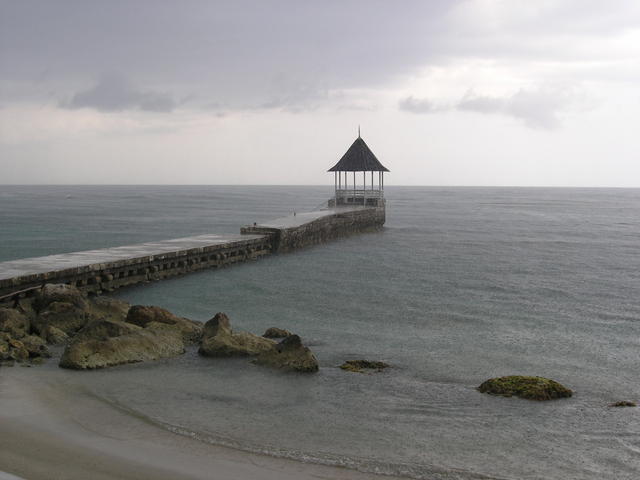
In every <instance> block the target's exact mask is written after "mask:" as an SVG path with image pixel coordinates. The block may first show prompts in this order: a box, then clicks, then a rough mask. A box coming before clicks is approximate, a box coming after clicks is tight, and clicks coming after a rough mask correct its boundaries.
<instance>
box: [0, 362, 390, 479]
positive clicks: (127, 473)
mask: <svg viewBox="0 0 640 480" xmlns="http://www.w3.org/2000/svg"><path fill="white" fill-rule="evenodd" d="M50 373H51V372H50V371H44V370H40V369H37V368H29V369H27V368H20V367H12V368H10V367H3V368H2V369H1V370H0V404H1V405H2V409H0V479H4V478H12V477H14V476H17V477H22V478H28V479H29V480H39V479H43V480H44V479H69V480H74V479H78V480H81V479H82V480H83V479H86V478H93V479H96V480H115V479H125V480H126V479H151V478H153V479H158V480H164V479H167V480H169V479H176V478H184V479H193V480H196V479H218V478H219V479H255V480H278V479H283V480H288V479H291V480H294V479H301V480H304V479H316V480H317V479H336V480H363V479H382V478H385V479H394V478H396V479H397V478H399V477H389V476H382V475H375V474H365V473H361V472H358V471H355V470H349V469H347V468H340V467H331V466H325V465H318V464H313V463H303V462H298V461H295V460H290V459H283V458H275V457H269V456H267V455H260V454H254V453H247V452H244V451H240V450H235V449H233V448H229V447H223V446H217V445H211V444H208V443H204V442H200V441H198V440H196V439H193V438H189V437H185V436H182V435H179V434H176V433H172V432H170V431H168V430H165V429H162V428H160V427H158V426H156V425H153V424H151V423H150V422H147V421H145V420H143V419H140V418H136V417H135V416H132V415H129V414H127V413H125V412H123V411H121V410H119V409H118V408H117V407H115V406H112V405H109V404H108V403H107V402H104V401H101V400H100V399H97V398H93V397H91V396H90V395H88V394H86V393H84V392H82V391H79V389H77V388H74V389H73V390H68V389H65V385H64V384H61V385H56V384H54V382H55V379H52V378H50V377H49V375H48V374H50ZM54 376H55V375H54ZM3 475H4V477H3Z"/></svg>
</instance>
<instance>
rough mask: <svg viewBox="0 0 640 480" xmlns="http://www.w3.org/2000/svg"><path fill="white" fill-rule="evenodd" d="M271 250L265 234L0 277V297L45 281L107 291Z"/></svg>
mask: <svg viewBox="0 0 640 480" xmlns="http://www.w3.org/2000/svg"><path fill="white" fill-rule="evenodd" d="M271 251H272V245H271V240H270V238H269V237H261V238H250V239H249V238H248V239H246V240H241V241H236V242H232V243H224V244H221V245H210V246H205V247H198V248H191V249H188V250H177V251H173V252H167V253H162V254H155V255H148V256H142V257H135V258H126V259H122V260H117V261H113V262H107V263H96V264H92V265H83V266H77V267H71V268H65V269H59V270H53V271H50V272H46V273H37V274H31V275H23V276H18V277H13V278H8V279H2V280H0V301H2V298H3V297H4V296H6V295H10V294H13V293H16V292H24V293H28V292H29V290H31V289H36V288H40V287H41V286H42V285H44V284H45V283H67V284H70V285H75V286H77V287H78V288H80V289H81V290H82V291H85V292H88V293H101V292H108V291H111V290H114V289H117V288H120V287H124V286H128V285H134V284H138V283H144V282H150V281H154V280H161V279H164V278H169V277H174V276H177V275H184V274H186V273H189V272H195V271H198V270H204V269H207V268H221V267H225V266H228V265H232V264H234V263H238V262H245V261H248V260H254V259H257V258H260V257H262V256H264V255H269V254H270V253H271Z"/></svg>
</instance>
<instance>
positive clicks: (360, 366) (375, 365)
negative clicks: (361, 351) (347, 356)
mask: <svg viewBox="0 0 640 480" xmlns="http://www.w3.org/2000/svg"><path fill="white" fill-rule="evenodd" d="M388 366H389V364H388V363H384V362H376V361H371V360H347V361H346V362H344V363H343V364H342V365H340V368H341V369H342V370H346V371H347V372H356V373H365V372H366V371H367V370H374V371H376V372H381V371H382V370H384V369H385V368H387V367H388Z"/></svg>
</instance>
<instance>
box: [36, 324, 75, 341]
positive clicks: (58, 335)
mask: <svg viewBox="0 0 640 480" xmlns="http://www.w3.org/2000/svg"><path fill="white" fill-rule="evenodd" d="M40 336H41V337H42V338H44V339H45V340H46V342H47V343H48V344H50V345H61V344H63V343H67V342H68V341H69V335H67V334H66V333H64V332H63V331H62V330H60V329H59V328H57V327H54V326H53V325H49V326H48V327H45V328H44V330H43V331H42V332H40Z"/></svg>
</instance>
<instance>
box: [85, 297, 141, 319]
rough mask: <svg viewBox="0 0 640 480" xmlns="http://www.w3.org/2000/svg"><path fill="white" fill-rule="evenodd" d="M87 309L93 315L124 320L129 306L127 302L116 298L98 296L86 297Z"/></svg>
mask: <svg viewBox="0 0 640 480" xmlns="http://www.w3.org/2000/svg"><path fill="white" fill-rule="evenodd" d="M88 301H89V310H92V313H93V314H94V315H95V316H103V317H109V318H111V319H114V320H123V321H124V320H125V319H126V318H127V313H128V312H129V308H130V307H131V306H130V305H129V304H128V303H127V302H125V301H123V300H118V299H117V298H111V297H105V296H99V297H92V298H90V299H88Z"/></svg>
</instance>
